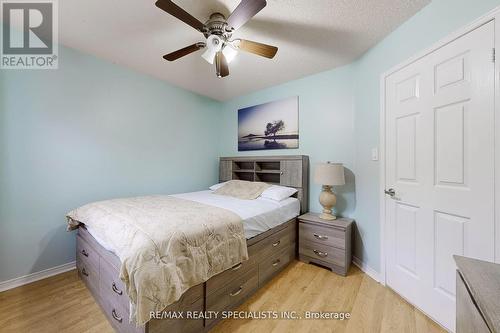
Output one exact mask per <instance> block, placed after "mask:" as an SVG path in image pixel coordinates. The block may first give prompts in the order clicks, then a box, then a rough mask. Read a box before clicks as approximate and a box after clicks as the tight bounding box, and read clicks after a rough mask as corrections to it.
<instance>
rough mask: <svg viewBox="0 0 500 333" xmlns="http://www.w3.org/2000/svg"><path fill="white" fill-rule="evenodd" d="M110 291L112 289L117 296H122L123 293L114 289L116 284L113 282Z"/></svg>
mask: <svg viewBox="0 0 500 333" xmlns="http://www.w3.org/2000/svg"><path fill="white" fill-rule="evenodd" d="M111 289H113V291H114V292H115V293H117V294H118V295H122V294H123V291H121V290H120V289H118V288H117V287H116V283H114V282H113V284H112V285H111Z"/></svg>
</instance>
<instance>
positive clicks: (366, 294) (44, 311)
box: [0, 261, 444, 333]
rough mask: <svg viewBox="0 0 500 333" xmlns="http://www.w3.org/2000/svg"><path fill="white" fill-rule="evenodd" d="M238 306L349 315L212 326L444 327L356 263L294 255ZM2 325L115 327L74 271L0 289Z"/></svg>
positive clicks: (1, 328)
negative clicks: (346, 265)
mask: <svg viewBox="0 0 500 333" xmlns="http://www.w3.org/2000/svg"><path fill="white" fill-rule="evenodd" d="M238 310H243V311H296V312H297V313H298V314H299V315H300V314H302V313H303V312H304V311H342V312H350V313H351V318H350V319H349V320H343V321H341V320H331V319H330V320H327V319H324V320H306V319H301V320H244V319H240V320H226V321H223V322H221V323H220V324H219V325H217V326H216V327H215V328H214V329H213V330H212V331H211V332H214V333H219V332H221V333H222V332H224V333H226V332H261V333H267V332H336V333H337V332H339V333H341V332H355V333H361V332H415V333H418V332H422V333H424V332H425V333H432V332H444V331H443V330H442V329H441V328H440V327H439V326H438V325H437V324H435V323H434V322H433V321H431V320H430V319H429V318H427V317H426V316H425V315H424V314H422V313H421V312H420V311H418V310H416V309H415V308H414V307H413V306H411V305H410V304H408V303H407V302H405V301H404V300H403V299H402V298H401V297H399V296H398V295H397V294H395V293H394V292H393V291H391V290H390V289H388V288H386V287H383V286H382V285H380V284H378V283H377V282H375V281H374V280H373V279H371V278H370V277H368V276H367V275H366V274H364V273H363V272H361V271H360V270H359V269H358V268H356V267H352V268H351V270H350V272H349V275H348V276H347V277H345V278H344V277H341V276H339V275H336V274H334V273H332V272H330V271H328V270H326V269H323V268H320V267H316V266H313V265H308V264H304V263H302V262H298V261H295V262H294V263H292V264H291V265H290V266H289V267H288V268H287V269H285V270H284V271H283V272H282V273H281V274H280V275H278V276H277V277H276V278H274V279H273V280H272V281H271V282H269V283H268V284H267V285H266V286H265V287H264V288H262V289H261V290H260V291H259V292H257V293H256V294H255V295H254V296H253V297H252V298H250V299H249V300H248V301H247V302H246V303H245V304H243V305H242V306H240V307H239V309H238ZM0 332H16V333H18V332H37V333H43V332H50V333H53V332H99V333H104V332H113V330H112V328H111V326H110V325H109V324H108V322H107V321H106V319H105V317H104V315H103V314H102V313H101V311H100V309H99V306H98V305H97V304H96V303H95V302H94V300H93V298H92V296H91V295H90V293H89V292H88V291H87V289H86V288H85V286H84V285H83V283H82V282H81V281H80V280H79V279H78V277H77V274H76V271H71V272H67V273H64V274H61V275H57V276H54V277H51V278H48V279H45V280H42V281H38V282H35V283H32V284H30V285H26V286H22V287H19V288H16V289H12V290H9V291H6V292H3V293H0Z"/></svg>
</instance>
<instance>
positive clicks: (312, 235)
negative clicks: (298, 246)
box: [299, 222, 346, 249]
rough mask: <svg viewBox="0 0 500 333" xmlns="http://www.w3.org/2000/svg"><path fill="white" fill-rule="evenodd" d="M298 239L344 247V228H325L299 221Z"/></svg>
mask: <svg viewBox="0 0 500 333" xmlns="http://www.w3.org/2000/svg"><path fill="white" fill-rule="evenodd" d="M299 235H300V240H301V241H302V240H304V241H309V242H316V243H321V244H324V245H328V246H334V247H337V248H340V249H345V243H346V242H345V230H342V229H337V228H327V227H322V226H319V225H316V224H310V223H305V222H300V223H299Z"/></svg>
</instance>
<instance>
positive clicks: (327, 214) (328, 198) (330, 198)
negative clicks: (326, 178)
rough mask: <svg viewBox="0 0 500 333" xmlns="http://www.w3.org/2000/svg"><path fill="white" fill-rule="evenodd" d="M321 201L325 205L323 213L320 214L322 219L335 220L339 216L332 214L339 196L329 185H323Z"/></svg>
mask: <svg viewBox="0 0 500 333" xmlns="http://www.w3.org/2000/svg"><path fill="white" fill-rule="evenodd" d="M319 203H320V204H321V206H323V213H322V214H320V215H319V218H320V219H322V220H330V221H331V220H335V219H336V218H337V217H336V216H335V215H333V214H332V208H333V207H334V206H335V204H336V203H337V197H336V196H335V194H334V193H333V191H332V187H331V186H329V185H323V191H321V193H320V195H319Z"/></svg>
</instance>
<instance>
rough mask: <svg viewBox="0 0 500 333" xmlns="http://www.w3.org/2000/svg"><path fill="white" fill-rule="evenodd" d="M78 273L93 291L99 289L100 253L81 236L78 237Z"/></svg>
mask: <svg viewBox="0 0 500 333" xmlns="http://www.w3.org/2000/svg"><path fill="white" fill-rule="evenodd" d="M76 249H77V252H76V268H77V270H78V275H79V276H80V278H81V279H82V280H83V282H84V283H85V284H86V285H87V287H88V288H89V289H91V290H92V291H93V292H98V291H99V255H98V254H97V252H95V250H94V249H93V248H92V247H91V246H89V245H88V243H87V242H85V241H84V240H83V239H82V238H81V237H80V236H77V238H76Z"/></svg>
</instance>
